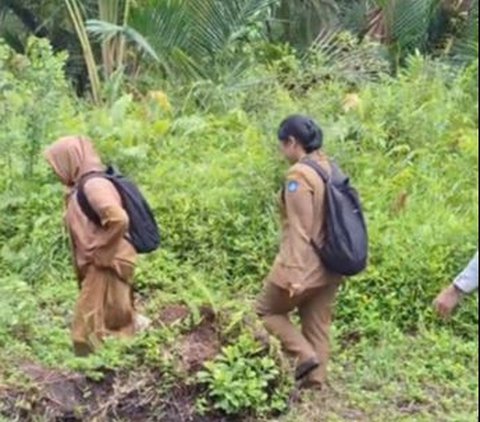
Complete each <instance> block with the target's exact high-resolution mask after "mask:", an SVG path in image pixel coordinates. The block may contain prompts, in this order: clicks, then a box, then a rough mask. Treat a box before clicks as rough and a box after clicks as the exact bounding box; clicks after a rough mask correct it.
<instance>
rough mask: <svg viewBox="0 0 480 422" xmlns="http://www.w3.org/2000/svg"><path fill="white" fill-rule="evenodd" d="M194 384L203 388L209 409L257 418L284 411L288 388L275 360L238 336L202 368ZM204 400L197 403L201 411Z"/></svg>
mask: <svg viewBox="0 0 480 422" xmlns="http://www.w3.org/2000/svg"><path fill="white" fill-rule="evenodd" d="M198 381H199V382H200V384H202V385H204V386H205V388H206V397H207V399H208V400H211V401H212V402H213V407H214V408H215V409H217V410H220V411H222V412H224V413H226V414H228V415H233V414H240V413H245V412H250V413H254V414H257V415H261V414H265V413H271V412H280V411H283V410H285V409H286V399H287V397H288V384H287V383H286V382H285V379H283V378H282V373H281V371H280V370H279V368H278V365H277V364H276V362H275V360H274V359H272V358H271V357H269V356H267V355H265V353H263V352H262V347H261V346H260V345H259V344H258V343H256V342H255V341H254V340H253V339H252V338H251V337H250V336H249V335H247V334H243V335H241V336H240V337H239V338H238V339H237V341H236V342H235V343H234V344H233V345H230V346H227V347H224V348H223V350H222V353H221V355H220V356H218V357H217V358H216V359H215V360H214V361H212V362H208V363H206V364H205V370H204V371H201V372H199V373H198ZM204 405H205V400H202V401H201V402H200V403H199V406H200V407H202V406H204Z"/></svg>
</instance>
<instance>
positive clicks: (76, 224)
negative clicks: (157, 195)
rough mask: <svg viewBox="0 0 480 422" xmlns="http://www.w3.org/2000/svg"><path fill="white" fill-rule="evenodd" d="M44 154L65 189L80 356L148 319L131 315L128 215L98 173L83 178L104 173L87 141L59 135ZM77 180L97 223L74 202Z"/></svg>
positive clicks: (133, 254)
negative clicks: (76, 290) (77, 291)
mask: <svg viewBox="0 0 480 422" xmlns="http://www.w3.org/2000/svg"><path fill="white" fill-rule="evenodd" d="M45 157H46V159H47V161H48V163H49V164H50V166H51V167H52V168H53V170H54V171H55V173H56V174H57V176H58V177H59V178H60V180H61V182H62V183H63V184H64V185H65V186H66V187H67V189H68V193H67V197H66V213H65V223H66V226H67V229H68V232H69V234H70V239H71V245H72V252H73V261H74V267H75V270H76V275H77V278H78V282H79V286H80V296H79V298H78V301H77V304H76V307H75V313H74V318H73V325H72V341H73V347H74V352H75V354H76V355H78V356H85V355H87V354H89V353H91V352H93V351H94V350H95V349H96V348H97V347H98V346H99V345H101V343H102V340H103V339H104V338H105V337H106V336H109V335H115V336H120V337H125V336H126V337H128V336H132V335H133V334H134V333H135V331H136V330H137V329H139V328H145V324H146V323H147V320H146V319H145V318H144V317H141V316H139V315H137V314H136V313H135V310H134V303H133V290H132V284H131V283H132V280H133V275H134V268H135V262H136V257H137V253H136V251H135V249H134V248H133V246H132V245H131V244H130V243H129V242H128V240H126V238H125V235H126V234H127V231H128V224H129V219H128V215H127V213H126V212H125V210H124V209H123V208H122V202H121V198H120V195H119V193H118V191H117V190H116V188H115V186H114V185H113V184H112V183H111V182H110V181H108V180H107V179H105V178H103V177H88V176H90V175H91V174H92V173H95V172H103V171H105V167H104V166H103V164H102V162H101V160H100V158H99V156H98V154H97V153H96V152H95V150H94V148H93V145H92V142H91V141H90V140H89V139H87V138H84V137H81V136H70V137H65V138H61V139H59V140H58V141H56V142H55V143H54V144H53V145H52V146H50V147H49V148H48V149H47V150H46V152H45ZM86 177H88V180H87V179H85V178H86ZM82 180H83V181H84V183H83V184H82V185H83V191H84V193H85V195H86V197H87V198H88V202H89V203H90V205H91V207H92V209H93V210H94V211H95V212H96V214H97V215H98V216H99V217H100V221H101V225H100V226H98V225H96V224H95V223H93V222H92V221H90V220H89V218H88V217H87V216H86V215H85V214H84V212H83V211H82V209H81V207H80V205H79V202H78V199H77V195H76V192H77V187H78V185H79V183H80V182H82ZM139 324H140V325H142V327H139Z"/></svg>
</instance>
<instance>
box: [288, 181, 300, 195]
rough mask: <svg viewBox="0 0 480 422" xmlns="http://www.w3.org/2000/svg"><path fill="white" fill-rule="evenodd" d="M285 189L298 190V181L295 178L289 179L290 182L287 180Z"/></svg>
mask: <svg viewBox="0 0 480 422" xmlns="http://www.w3.org/2000/svg"><path fill="white" fill-rule="evenodd" d="M287 190H288V191H289V192H296V191H297V190H298V182H296V181H295V180H291V181H290V182H288V185H287Z"/></svg>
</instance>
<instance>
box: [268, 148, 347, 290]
mask: <svg viewBox="0 0 480 422" xmlns="http://www.w3.org/2000/svg"><path fill="white" fill-rule="evenodd" d="M307 158H309V159H312V160H314V161H316V162H318V163H319V164H320V165H322V166H323V167H324V168H325V169H326V170H327V171H330V170H331V167H330V164H329V162H328V158H327V157H326V155H325V154H323V153H320V152H314V153H312V154H309V155H308V156H307ZM280 215H281V224H282V237H281V245H280V251H279V253H278V255H277V257H276V259H275V262H274V264H273V267H272V269H271V271H270V273H269V275H268V276H267V279H266V281H267V282H270V283H274V284H276V285H278V286H279V287H282V288H284V289H287V290H290V289H291V286H292V285H299V286H301V289H302V290H306V289H311V288H315V287H321V286H324V285H327V284H330V283H332V282H339V280H340V279H341V277H340V276H339V275H338V274H333V273H331V272H330V271H328V270H327V269H326V268H325V266H324V265H323V263H322V262H321V260H320V258H319V257H318V255H317V253H316V252H315V249H314V248H313V246H312V245H311V240H312V239H313V240H314V241H315V243H316V244H317V245H318V246H319V247H321V246H322V245H323V243H324V238H325V234H324V233H325V231H324V225H325V184H324V182H323V180H322V179H321V178H320V176H319V175H318V174H317V173H316V172H315V170H313V169H312V168H310V167H309V166H307V165H306V164H302V163H300V162H299V163H297V164H295V165H294V166H292V167H291V168H290V170H289V171H288V173H287V177H286V182H285V186H284V189H283V190H282V193H281V199H280Z"/></svg>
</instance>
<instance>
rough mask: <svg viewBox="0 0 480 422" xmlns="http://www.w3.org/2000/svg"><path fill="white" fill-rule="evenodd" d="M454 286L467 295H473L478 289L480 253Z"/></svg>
mask: <svg viewBox="0 0 480 422" xmlns="http://www.w3.org/2000/svg"><path fill="white" fill-rule="evenodd" d="M453 285H454V286H455V287H456V288H457V289H458V290H460V291H461V292H462V293H465V294H470V293H473V292H474V291H476V290H477V289H478V252H477V253H476V254H475V257H474V258H473V259H472V260H471V261H470V263H469V264H468V266H467V267H466V268H465V270H463V272H462V273H461V274H460V275H459V276H458V277H457V278H456V280H455V281H454V283H453Z"/></svg>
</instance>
